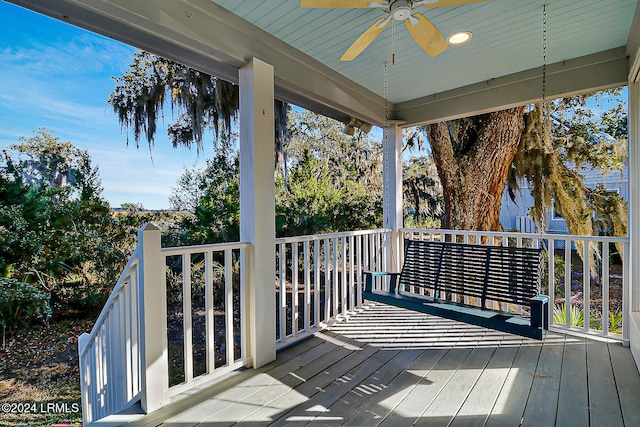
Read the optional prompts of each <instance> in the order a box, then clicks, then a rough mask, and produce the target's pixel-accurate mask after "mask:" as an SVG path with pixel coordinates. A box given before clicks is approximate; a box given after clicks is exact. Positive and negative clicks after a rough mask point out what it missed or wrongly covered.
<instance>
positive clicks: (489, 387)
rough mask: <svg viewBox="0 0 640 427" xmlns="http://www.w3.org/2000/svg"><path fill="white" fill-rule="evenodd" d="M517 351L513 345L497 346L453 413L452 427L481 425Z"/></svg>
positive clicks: (498, 392)
mask: <svg viewBox="0 0 640 427" xmlns="http://www.w3.org/2000/svg"><path fill="white" fill-rule="evenodd" d="M517 353H518V349H517V348H515V347H498V348H496V351H495V353H494V354H493V357H491V360H490V361H489V363H488V364H487V368H486V369H485V370H484V372H482V374H481V375H480V378H479V379H478V381H477V382H476V384H475V386H474V387H473V390H471V392H470V393H469V395H468V397H467V400H465V402H464V404H463V405H462V407H461V408H460V410H459V411H458V413H457V414H456V415H455V418H454V419H453V421H452V423H451V426H452V427H470V426H479V427H482V426H483V425H484V423H485V422H486V420H487V417H488V415H489V413H490V412H491V409H492V408H493V406H494V404H495V401H496V399H497V398H498V395H499V394H500V391H501V390H502V386H503V385H504V382H505V380H506V379H507V375H508V374H509V371H510V370H511V366H512V365H513V361H514V359H515V357H516V354H517Z"/></svg>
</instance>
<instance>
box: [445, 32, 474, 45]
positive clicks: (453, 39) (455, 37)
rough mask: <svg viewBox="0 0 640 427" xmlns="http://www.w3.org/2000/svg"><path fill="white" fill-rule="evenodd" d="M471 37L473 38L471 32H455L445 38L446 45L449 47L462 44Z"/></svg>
mask: <svg viewBox="0 0 640 427" xmlns="http://www.w3.org/2000/svg"><path fill="white" fill-rule="evenodd" d="M471 37H473V34H471V31H456V32H455V33H453V34H451V35H450V36H449V37H447V43H449V44H451V45H456V44H464V43H466V42H468V41H469V40H471Z"/></svg>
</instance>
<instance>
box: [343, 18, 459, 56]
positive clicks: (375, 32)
mask: <svg viewBox="0 0 640 427" xmlns="http://www.w3.org/2000/svg"><path fill="white" fill-rule="evenodd" d="M425 19H426V18H425ZM384 21H387V22H386V24H384ZM389 22H390V21H388V20H386V19H385V18H380V19H378V20H377V21H376V22H374V24H373V25H372V26H370V27H369V28H367V30H366V31H365V32H364V33H362V34H361V35H360V37H358V38H357V39H356V41H354V42H353V44H352V45H351V46H349V49H347V50H346V51H345V52H344V53H343V54H342V56H341V57H340V61H351V60H352V59H355V57H356V56H358V55H360V54H361V53H362V51H363V50H365V49H366V48H367V46H369V45H370V44H371V43H372V42H373V41H374V40H375V39H376V37H378V36H379V35H380V33H381V32H382V30H384V29H385V28H387V25H389ZM380 24H384V25H382V26H380ZM445 44H446V42H445Z"/></svg>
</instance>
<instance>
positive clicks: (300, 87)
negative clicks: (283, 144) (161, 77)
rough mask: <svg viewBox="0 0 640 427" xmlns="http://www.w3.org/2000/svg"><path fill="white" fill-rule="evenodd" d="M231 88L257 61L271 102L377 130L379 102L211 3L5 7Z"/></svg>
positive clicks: (61, 0) (125, 0) (97, 0)
mask: <svg viewBox="0 0 640 427" xmlns="http://www.w3.org/2000/svg"><path fill="white" fill-rule="evenodd" d="M9 1H10V2H12V3H15V4H18V5H20V6H24V7H26V8H28V9H31V10H35V11H37V12H40V13H43V14H45V15H48V16H51V17H53V18H55V19H59V20H63V21H65V22H68V23H70V24H73V25H76V26H78V27H81V28H85V29H87V30H90V31H93V32H95V33H98V34H102V35H105V36H107V37H110V38H113V39H116V40H119V41H121V42H123V43H126V44H129V45H131V46H135V47H138V48H140V49H144V50H147V51H149V52H152V53H155V54H158V55H161V56H164V57H166V58H169V59H172V60H174V61H176V62H180V63H183V64H185V65H188V66H190V67H192V68H196V69H198V70H201V71H204V72H207V73H210V74H212V75H215V76H218V77H220V78H223V79H225V80H228V81H231V82H233V83H237V82H238V69H239V68H240V67H241V66H242V65H243V64H246V63H247V62H248V61H249V60H250V59H251V58H258V59H260V60H262V61H264V62H266V63H268V64H271V65H273V67H274V69H275V96H276V98H277V99H280V100H283V101H286V102H290V103H293V104H296V105H299V106H301V107H303V108H307V109H310V110H313V111H316V112H320V113H322V114H325V115H327V116H330V117H334V118H337V119H339V120H343V121H348V119H349V118H350V117H356V118H358V119H360V120H363V121H365V122H369V123H373V124H376V125H381V124H383V123H384V120H385V108H384V99H383V98H382V97H380V96H379V95H377V94H375V93H374V92H372V91H370V90H368V89H366V88H364V87H363V86H361V85H358V84H357V83H355V82H353V81H351V80H350V79H348V78H346V77H345V76H343V75H342V74H340V73H338V72H336V71H334V70H332V69H331V68H329V67H327V66H326V65H324V64H322V63H321V62H319V61H317V60H315V59H313V58H311V57H310V56H308V55H305V54H303V53H302V52H300V51H298V50H297V49H294V48H293V47H291V46H290V45H288V44H287V43H285V42H283V41H282V40H280V39H278V38H276V37H274V36H272V35H271V34H269V33H267V32H266V31H264V30H262V29H260V28H258V27H256V26H255V25H253V24H250V23H249V22H247V21H246V20H244V19H243V18H240V17H239V16H237V15H235V14H233V13H231V12H229V11H228V10H227V9H225V8H223V7H221V6H219V5H218V4H216V3H214V2H212V1H210V0H179V1H176V0H153V1H152V2H150V1H146V0H56V1H44V2H43V1H41V0H9Z"/></svg>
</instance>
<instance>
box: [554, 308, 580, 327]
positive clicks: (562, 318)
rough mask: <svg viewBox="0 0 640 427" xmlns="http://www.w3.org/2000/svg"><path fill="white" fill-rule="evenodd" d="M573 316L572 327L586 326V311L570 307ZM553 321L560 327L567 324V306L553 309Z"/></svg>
mask: <svg viewBox="0 0 640 427" xmlns="http://www.w3.org/2000/svg"><path fill="white" fill-rule="evenodd" d="M569 314H570V315H571V326H584V311H583V310H580V309H579V308H578V307H576V306H573V305H572V306H570V307H569ZM553 321H554V323H558V324H560V325H566V324H567V307H566V305H562V306H555V307H553Z"/></svg>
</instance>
